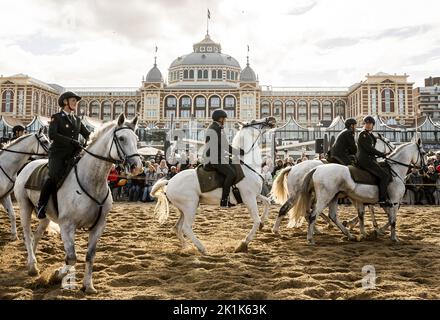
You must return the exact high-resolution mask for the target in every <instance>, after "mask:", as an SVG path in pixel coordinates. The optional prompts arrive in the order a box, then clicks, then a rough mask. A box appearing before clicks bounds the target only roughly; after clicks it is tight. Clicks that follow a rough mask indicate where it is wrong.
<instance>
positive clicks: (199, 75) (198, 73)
mask: <svg viewBox="0 0 440 320" xmlns="http://www.w3.org/2000/svg"><path fill="white" fill-rule="evenodd" d="M202 78H203V70H197V79H202Z"/></svg>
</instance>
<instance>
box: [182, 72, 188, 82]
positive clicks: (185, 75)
mask: <svg viewBox="0 0 440 320" xmlns="http://www.w3.org/2000/svg"><path fill="white" fill-rule="evenodd" d="M188 78H189V77H188V70H183V79H184V80H187V79H188Z"/></svg>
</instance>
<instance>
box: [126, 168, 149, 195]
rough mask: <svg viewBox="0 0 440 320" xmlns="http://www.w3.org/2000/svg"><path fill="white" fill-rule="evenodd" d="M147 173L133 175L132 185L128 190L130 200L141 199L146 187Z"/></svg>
mask: <svg viewBox="0 0 440 320" xmlns="http://www.w3.org/2000/svg"><path fill="white" fill-rule="evenodd" d="M144 181H145V173H144V172H142V173H141V174H140V175H137V176H133V177H131V187H130V189H129V191H128V200H129V201H134V202H136V201H139V200H140V199H141V194H142V189H143V188H144Z"/></svg>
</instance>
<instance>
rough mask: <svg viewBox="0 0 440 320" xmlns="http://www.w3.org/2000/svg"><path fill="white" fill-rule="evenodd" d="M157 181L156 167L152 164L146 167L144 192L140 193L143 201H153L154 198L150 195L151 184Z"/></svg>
mask: <svg viewBox="0 0 440 320" xmlns="http://www.w3.org/2000/svg"><path fill="white" fill-rule="evenodd" d="M156 181H157V173H156V169H155V168H154V166H153V165H150V166H149V167H148V171H147V172H146V173H145V183H144V193H143V195H142V201H143V202H153V201H154V199H153V198H152V197H151V195H150V192H151V189H152V188H153V185H154V184H155V183H156Z"/></svg>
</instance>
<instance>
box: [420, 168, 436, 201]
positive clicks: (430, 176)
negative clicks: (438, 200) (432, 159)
mask: <svg viewBox="0 0 440 320" xmlns="http://www.w3.org/2000/svg"><path fill="white" fill-rule="evenodd" d="M437 179H438V173H437V172H436V171H435V170H434V166H433V165H430V166H429V167H428V172H426V173H425V174H424V175H423V180H424V182H425V186H424V187H425V188H424V189H425V195H426V200H427V201H428V204H430V205H435V198H434V192H435V190H436V188H437V185H436V183H437Z"/></svg>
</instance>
